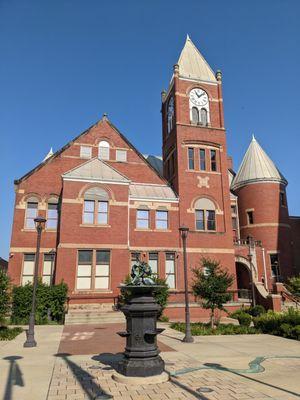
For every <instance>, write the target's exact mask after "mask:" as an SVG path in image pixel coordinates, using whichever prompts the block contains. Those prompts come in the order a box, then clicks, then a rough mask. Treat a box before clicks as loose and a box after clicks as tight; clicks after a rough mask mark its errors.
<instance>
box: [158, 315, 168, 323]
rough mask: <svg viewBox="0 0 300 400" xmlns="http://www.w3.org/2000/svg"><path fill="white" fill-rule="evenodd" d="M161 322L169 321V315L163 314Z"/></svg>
mask: <svg viewBox="0 0 300 400" xmlns="http://www.w3.org/2000/svg"><path fill="white" fill-rule="evenodd" d="M159 320H160V322H169V317H167V316H166V315H162V316H161V317H160V318H159Z"/></svg>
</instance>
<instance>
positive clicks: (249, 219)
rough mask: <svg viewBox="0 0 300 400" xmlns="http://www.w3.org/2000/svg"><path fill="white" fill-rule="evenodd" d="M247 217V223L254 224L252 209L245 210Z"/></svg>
mask: <svg viewBox="0 0 300 400" xmlns="http://www.w3.org/2000/svg"><path fill="white" fill-rule="evenodd" d="M247 219H248V225H253V224H254V213H253V211H247Z"/></svg>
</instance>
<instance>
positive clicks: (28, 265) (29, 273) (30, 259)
mask: <svg viewBox="0 0 300 400" xmlns="http://www.w3.org/2000/svg"><path fill="white" fill-rule="evenodd" d="M34 262H35V253H27V254H24V260H23V274H22V286H24V285H26V283H33V276H34Z"/></svg>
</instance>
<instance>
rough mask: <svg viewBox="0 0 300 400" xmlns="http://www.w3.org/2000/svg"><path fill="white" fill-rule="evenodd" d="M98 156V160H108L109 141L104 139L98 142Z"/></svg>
mask: <svg viewBox="0 0 300 400" xmlns="http://www.w3.org/2000/svg"><path fill="white" fill-rule="evenodd" d="M98 157H99V158H100V160H109V143H108V142H106V141H105V140H102V141H101V142H100V143H99V151H98Z"/></svg>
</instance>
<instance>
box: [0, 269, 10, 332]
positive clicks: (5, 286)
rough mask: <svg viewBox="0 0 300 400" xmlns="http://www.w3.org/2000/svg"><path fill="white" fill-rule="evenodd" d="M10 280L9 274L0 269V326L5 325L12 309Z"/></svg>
mask: <svg viewBox="0 0 300 400" xmlns="http://www.w3.org/2000/svg"><path fill="white" fill-rule="evenodd" d="M9 303H10V281H9V277H8V275H7V274H6V273H5V272H4V271H2V270H0V327H1V326H3V325H5V320H6V316H7V314H8V312H9V309H10V305H9Z"/></svg>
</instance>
